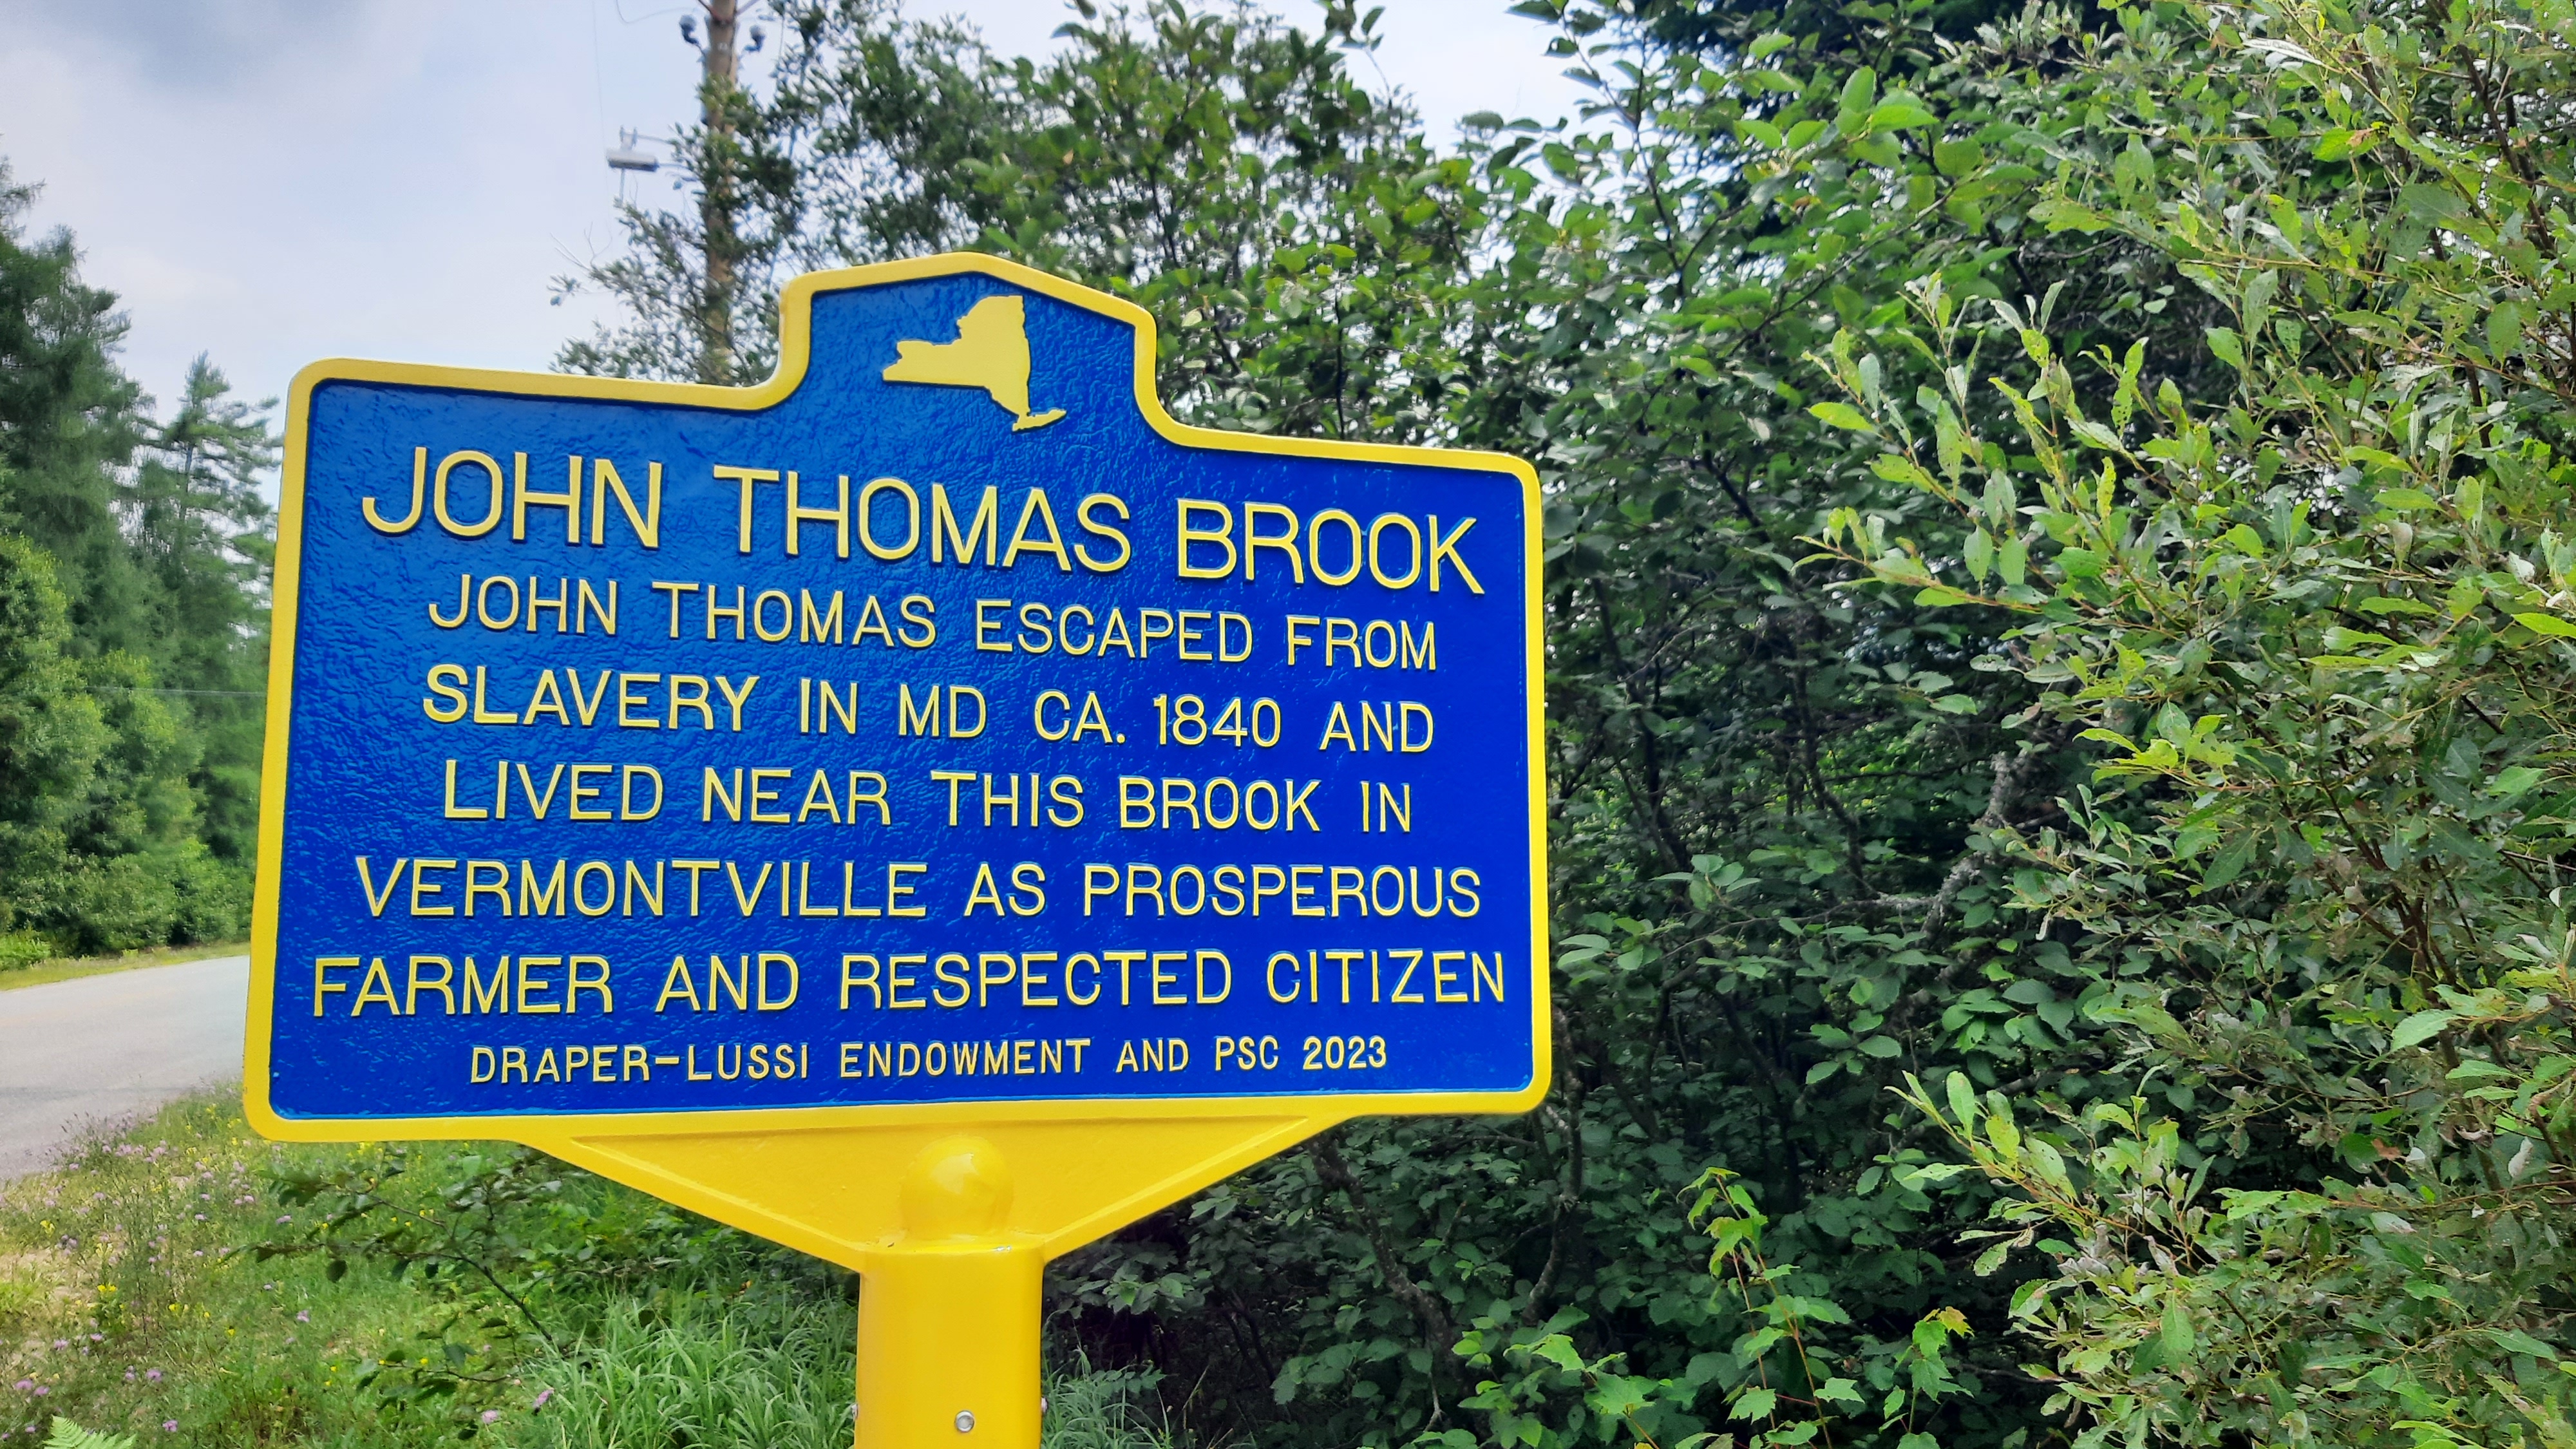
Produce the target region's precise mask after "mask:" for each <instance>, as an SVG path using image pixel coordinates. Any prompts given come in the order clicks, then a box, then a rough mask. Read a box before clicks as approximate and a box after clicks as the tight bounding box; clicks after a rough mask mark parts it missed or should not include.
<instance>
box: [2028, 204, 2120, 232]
mask: <svg viewBox="0 0 2576 1449" xmlns="http://www.w3.org/2000/svg"><path fill="white" fill-rule="evenodd" d="M2030 216H2031V220H2033V221H2037V222H2044V223H2046V224H2047V226H2048V229H2049V230H2050V231H2051V232H2061V231H2080V232H2088V233H2089V232H2097V231H2106V230H2108V229H2109V228H2110V225H2111V223H2110V221H2109V219H2108V218H2106V217H2104V216H2103V215H2102V213H2100V212H2098V211H2095V210H2094V209H2093V208H2091V207H2089V206H2086V205H2083V204H2082V203H2080V202H2074V201H2068V200H2067V199H2065V198H2064V197H2060V196H2052V197H2050V198H2049V199H2048V200H2046V201H2043V202H2041V203H2040V204H2039V205H2037V206H2034V207H2032V208H2031V209H2030Z"/></svg>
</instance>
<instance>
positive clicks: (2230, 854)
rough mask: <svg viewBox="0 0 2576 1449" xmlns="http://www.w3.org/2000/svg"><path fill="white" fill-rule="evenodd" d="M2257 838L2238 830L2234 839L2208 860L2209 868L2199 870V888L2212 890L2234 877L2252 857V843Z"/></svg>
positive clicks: (2253, 843)
mask: <svg viewBox="0 0 2576 1449" xmlns="http://www.w3.org/2000/svg"><path fill="white" fill-rule="evenodd" d="M2257 838H2258V837H2256V836H2255V835H2254V834H2253V833H2251V832H2239V833H2238V834H2237V836H2236V838H2235V839H2234V840H2232V841H2230V842H2228V845H2227V848H2226V849H2224V850H2221V851H2220V852H2218V855H2217V858H2216V859H2213V860H2212V861H2210V863H2209V869H2207V870H2205V871H2203V872H2201V875H2200V888H2201V889H2202V890H2206V891H2214V890H2217V889H2218V888H2219V887H2221V886H2223V885H2226V884H2227V883H2228V882H2229V881H2232V880H2234V879H2236V877H2237V875H2238V874H2239V873H2240V872H2242V871H2243V870H2244V869H2245V865H2246V862H2248V861H2251V860H2252V859H2253V858H2254V845H2255V842H2256V840H2257Z"/></svg>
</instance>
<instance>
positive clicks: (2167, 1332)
mask: <svg viewBox="0 0 2576 1449" xmlns="http://www.w3.org/2000/svg"><path fill="white" fill-rule="evenodd" d="M2156 1336H2157V1337H2158V1338H2160V1339H2162V1340H2163V1341H2164V1349H2165V1356H2166V1357H2167V1358H2168V1359H2178V1358H2181V1357H2183V1356H2184V1355H2185V1354H2188V1353H2190V1352H2191V1351H2192V1349H2193V1348H2194V1347H2195V1346H2196V1345H2197V1344H2198V1342H2199V1339H2198V1338H2197V1337H2196V1336H2195V1335H2194V1334H2193V1333H2192V1331H2191V1314H2190V1312H2189V1311H2188V1310H2187V1309H2185V1308H2184V1307H2183V1306H2182V1304H2181V1303H2179V1302H2173V1303H2167V1304H2166V1305H2165V1313H2164V1322H2163V1323H2162V1324H2161V1325H2159V1326H2158V1328H2157V1332H2156Z"/></svg>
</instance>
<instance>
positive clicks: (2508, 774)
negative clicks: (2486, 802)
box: [2486, 765, 2542, 800]
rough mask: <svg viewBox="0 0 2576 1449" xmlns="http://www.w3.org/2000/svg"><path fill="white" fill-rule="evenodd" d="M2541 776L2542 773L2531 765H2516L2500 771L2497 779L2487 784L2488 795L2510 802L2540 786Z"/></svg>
mask: <svg viewBox="0 0 2576 1449" xmlns="http://www.w3.org/2000/svg"><path fill="white" fill-rule="evenodd" d="M2541 774H2542V772H2541V771H2539V770H2537V769H2534V768H2532V767H2531V766H2529V765H2515V766H2513V767H2511V768H2509V769H2505V770H2499V771H2497V772H2496V777H2495V778H2494V779H2492V780H2489V781H2488V782H2487V788H2486V793H2487V794H2489V795H2493V796H2495V797H2497V798H2498V799H2503V800H2510V799H2512V798H2513V797H2514V796H2516V795H2519V794H2521V793H2522V792H2524V791H2525V790H2528V789H2530V788H2531V787H2532V786H2534V785H2537V784H2539V783H2540V779H2541Z"/></svg>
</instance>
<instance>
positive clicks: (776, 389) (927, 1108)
mask: <svg viewBox="0 0 2576 1449" xmlns="http://www.w3.org/2000/svg"><path fill="white" fill-rule="evenodd" d="M960 274H980V275H984V276H989V277H993V278H996V279H998V280H1001V281H1005V282H1008V283H1011V284H1012V285H1014V286H1018V287H1024V288H1027V289H1028V290H1030V291H1033V292H1039V293H1043V294H1044V295H1046V296H1050V297H1053V298H1055V299H1057V300H1059V301H1063V302H1068V303H1071V304H1073V305H1074V306H1077V307H1081V308H1084V309H1086V310H1088V311H1092V312H1096V313H1099V314H1101V315H1103V316H1107V317H1112V318H1115V319H1117V320H1118V321H1121V322H1124V323H1126V324H1128V326H1129V327H1131V328H1132V329H1133V330H1134V335H1135V343H1136V346H1135V379H1134V383H1135V394H1136V406H1137V408H1138V410H1139V411H1140V412H1142V413H1143V414H1144V417H1145V421H1146V422H1147V423H1149V424H1150V425H1152V427H1153V429H1154V431H1155V432H1156V433H1158V434H1160V435H1161V436H1163V437H1164V438H1166V439H1169V440H1170V441H1172V442H1174V443H1178V444H1181V445H1183V446H1185V447H1191V448H1203V449H1220V450H1226V451H1232V452H1244V453H1270V454H1287V455H1290V456H1294V457H1305V458H1334V459H1341V460H1344V461H1348V462H1355V463H1399V464H1413V465H1431V466H1437V467H1442V468H1452V469H1469V470H1482V471H1489V472H1497V473H1508V474H1510V475H1512V476H1513V477H1515V478H1517V479H1518V480H1519V481H1520V484H1521V501H1522V514H1523V519H1524V525H1525V526H1524V529H1523V539H1522V582H1523V591H1524V593H1525V596H1526V598H1525V605H1526V609H1527V615H1528V619H1527V638H1528V650H1529V656H1528V660H1527V668H1528V680H1529V698H1528V710H1527V715H1528V725H1527V727H1528V751H1529V756H1528V758H1529V763H1530V798H1529V812H1530V827H1529V829H1530V834H1529V841H1530V862H1529V864H1530V885H1531V891H1530V942H1529V945H1530V970H1529V975H1528V979H1529V981H1530V983H1531V1001H1530V1026H1531V1032H1532V1040H1533V1042H1534V1043H1535V1046H1536V1055H1535V1059H1534V1061H1533V1063H1532V1072H1531V1077H1530V1082H1529V1085H1528V1086H1526V1087H1524V1088H1520V1089H1518V1090H1514V1091H1507V1092H1440V1093H1382V1094H1366V1095H1350V1096H1339V1095H1336V1096H1329V1097H1302V1096H1246V1097H1201V1098H1179V1099H1176V1098H1081V1099H1067V1100H1039V1101H983V1102H939V1103H887V1104H856V1105H848V1106H830V1107H776V1108H739V1109H713V1110H707V1111H657V1112H632V1113H600V1114H581V1115H560V1116H550V1115H532V1116H488V1117H486V1116H473V1117H334V1118H291V1117H283V1116H280V1115H278V1114H277V1113H276V1112H275V1111H274V1110H273V1109H272V1108H271V1107H270V1105H269V1067H270V1045H271V1041H272V1033H273V1028H274V1020H273V1014H274V1009H275V1005H276V985H277V903H278V895H279V891H280V889H281V886H282V882H281V880H280V869H281V864H282V861H283V857H284V851H285V819H284V806H285V799H286V776H287V771H288V768H289V761H290V755H289V753H288V749H289V745H290V739H289V733H290V731H289V722H290V715H291V705H292V702H293V698H294V688H295V645H296V621H297V609H298V602H299V601H298V593H297V584H298V576H297V570H298V566H299V564H300V563H301V560H302V554H303V515H304V482H305V450H306V444H307V440H308V437H309V425H310V421H311V416H312V401H313V390H314V389H315V388H316V387H319V386H321V385H322V384H324V383H329V382H374V383H396V384H410V385H415V386H425V387H438V388H446V389H452V390H457V391H468V392H489V393H503V394H509V395H512V396H520V397H562V398H594V399H601V400H612V401H620V402H647V403H663V404H685V405H687V406H692V407H705V408H725V409H731V410H735V411H750V410H754V409H758V408H765V407H769V406H771V405H773V404H775V403H777V402H780V401H782V400H783V399H785V398H787V397H788V396H789V395H791V394H793V393H794V392H795V390H796V389H797V387H798V386H799V385H801V384H802V382H803V381H804V377H805V370H806V364H807V360H808V356H809V347H810V344H811V340H812V322H813V315H812V307H813V300H814V298H815V297H816V296H818V295H820V294H823V293H826V292H841V291H850V290H855V289H858V288H864V287H874V286H882V285H885V284H887V283H890V282H907V281H914V280H919V279H922V278H928V277H945V276H956V275H960ZM1155 355H1156V350H1155V329H1154V319H1153V316H1152V314H1151V313H1148V312H1147V311H1145V309H1143V308H1142V307H1139V306H1137V305H1135V304H1134V303H1132V302H1129V301H1127V300H1125V299H1123V298H1120V297H1115V296H1112V295H1110V294H1109V293H1106V292H1101V291H1097V290H1094V289H1093V288H1090V287H1086V286H1082V285H1081V284H1079V283H1075V282H1070V281H1066V280H1065V279H1063V278H1061V277H1056V276H1051V275H1049V274H1047V273H1045V272H1041V271H1037V270H1035V269H1033V268H1030V267H1025V266H1022V265H1020V264H1018V263H1016V262H1011V261H1006V260H1004V259H1002V258H999V257H991V256H985V255H982V254H980V253H975V252H948V253H943V254H941V255H937V256H930V257H922V258H918V259H915V260H911V261H901V262H883V263H878V264H876V265H873V266H864V267H851V268H846V269H842V270H837V271H829V272H811V273H807V274H805V275H803V276H800V277H797V278H796V279H794V280H793V281H791V282H789V283H788V284H787V287H786V289H785V291H784V292H783V293H782V294H781V296H780V298H779V353H778V369H777V371H776V372H775V373H773V374H772V375H771V376H770V378H769V379H768V380H767V381H766V382H762V383H759V384H756V385H754V386H751V387H742V388H734V387H716V386H710V385H706V384H700V383H670V382H639V381H629V380H624V379H617V378H598V377H581V376H573V375H568V374H560V373H524V372H506V371H499V370H492V369H479V368H459V367H439V366H431V365H423V364H411V363H392V362H373V361H364V360H356V359H344V358H333V359H327V360H325V361H321V362H317V363H314V364H313V365H311V366H309V367H306V368H305V369H303V370H302V371H301V372H298V373H297V374H296V375H295V381H294V384H293V386H292V388H291V390H290V392H289V394H288V401H287V415H286V448H285V456H284V469H283V479H282V484H281V488H280V496H279V500H278V512H277V565H276V577H275V580H274V583H273V586H272V595H271V611H270V621H271V625H270V627H271V634H270V637H271V641H272V642H271V646H270V666H269V685H268V722H267V733H266V756H265V758H266V761H267V767H266V769H265V770H264V771H263V774H262V779H261V781H260V825H259V860H258V882H257V887H256V893H255V896H254V902H253V916H252V928H251V981H250V1010H249V1019H248V1021H247V1023H246V1035H247V1041H246V1043H245V1050H244V1068H243V1076H242V1105H243V1110H244V1112H245V1113H246V1114H247V1116H248V1117H249V1120H250V1123H251V1125H252V1126H253V1127H254V1128H255V1129H257V1130H258V1131H259V1132H261V1133H262V1134H264V1135H266V1136H268V1137H271V1138H281V1139H286V1140H292V1141H306V1142H352V1141H375V1140H382V1139H391V1138H448V1139H470V1138H483V1139H500V1140H507V1141H515V1142H521V1143H525V1144H527V1145H528V1146H531V1147H536V1148H540V1149H544V1150H548V1151H553V1152H555V1153H556V1155H558V1156H570V1157H574V1158H576V1159H577V1160H579V1159H588V1158H592V1157H593V1156H594V1154H595V1152H596V1151H597V1150H599V1149H604V1148H611V1147H612V1146H613V1142H614V1139H617V1138H621V1137H644V1136H690V1137H706V1136H719V1135H729V1134H757V1133H791V1132H806V1131H813V1130H818V1129H828V1128H834V1127H868V1128H879V1127H928V1126H936V1125H943V1124H946V1125H953V1126H954V1127H955V1128H957V1129H958V1130H970V1129H974V1128H978V1127H987V1126H992V1125H994V1124H997V1123H1029V1124H1038V1123H1075V1122H1086V1121H1087V1122H1101V1123H1110V1122H1117V1123H1139V1122H1153V1121H1184V1120H1204V1119H1209V1118H1261V1119H1269V1120H1270V1121H1272V1122H1275V1123H1281V1124H1287V1123H1292V1122H1293V1123H1296V1124H1297V1125H1296V1126H1295V1127H1284V1125H1283V1130H1281V1131H1279V1132H1274V1133H1264V1134H1261V1139H1260V1140H1261V1142H1262V1143H1263V1145H1262V1146H1261V1147H1260V1148H1259V1149H1258V1150H1253V1149H1251V1148H1250V1147H1249V1145H1248V1144H1247V1148H1246V1150H1245V1151H1243V1152H1236V1153H1229V1154H1227V1155H1226V1157H1225V1158H1224V1159H1222V1160H1220V1161H1216V1162H1211V1163H1209V1164H1207V1165H1206V1166H1205V1167H1204V1168H1203V1169H1200V1170H1198V1171H1193V1172H1191V1173H1188V1174H1186V1177H1187V1178H1188V1179H1189V1180H1188V1181H1187V1182H1186V1183H1185V1184H1184V1183H1183V1182H1181V1181H1177V1180H1174V1181H1167V1182H1165V1183H1163V1184H1161V1185H1160V1188H1159V1190H1157V1191H1155V1192H1154V1193H1152V1194H1150V1195H1152V1196H1155V1197H1157V1198H1159V1199H1160V1200H1161V1201H1171V1200H1173V1199H1175V1198H1177V1197H1179V1196H1182V1195H1184V1194H1186V1193H1188V1192H1191V1191H1195V1190H1196V1189H1197V1188H1199V1187H1202V1186H1205V1185H1207V1184H1208V1183H1211V1182H1214V1181H1216V1180H1218V1179H1219V1178H1222V1177H1224V1176H1226V1175H1227V1174H1229V1173H1231V1172H1234V1171H1237V1170H1239V1169H1240V1168H1242V1167H1244V1166H1247V1165H1249V1163H1250V1162H1252V1161H1257V1160H1258V1159H1259V1158H1260V1157H1261V1156H1265V1155H1267V1154H1268V1153H1269V1152H1273V1151H1277V1150H1279V1149H1281V1148H1284V1147H1287V1146H1290V1145H1293V1143H1294V1142H1295V1141H1297V1140H1299V1139H1300V1138H1303V1137H1305V1136H1307V1135H1310V1134H1311V1133H1313V1132H1316V1131H1321V1130H1322V1129H1323V1128H1325V1127H1328V1126H1331V1125H1333V1124H1334V1123H1337V1122H1340V1121H1344V1120H1347V1119H1349V1118H1352V1117H1360V1116H1369V1115H1375V1114H1394V1113H1406V1114H1412V1113H1445V1112H1523V1111H1527V1110H1529V1109H1530V1108H1532V1107H1534V1106H1536V1105H1538V1103H1539V1101H1540V1100H1541V1099H1542V1098H1544V1097H1545V1096H1546V1095H1547V1090H1548V1086H1549V1083H1550V1082H1551V1080H1552V1076H1553V1065H1552V1060H1553V1058H1552V1050H1551V1046H1552V1044H1551V1042H1550V1041H1549V1034H1548V1028H1549V1005H1548V1000H1549V991H1548V968H1547V907H1546V895H1547V892H1546V886H1547V828H1546V827H1547V822H1546V785H1545V778H1546V776H1545V767H1544V763H1543V762H1544V759H1545V756H1544V753H1543V750H1544V746H1545V739H1544V720H1545V709H1544V697H1543V692H1542V691H1543V688H1544V680H1545V678H1546V675H1545V666H1544V660H1543V658H1542V651H1541V644H1540V638H1541V614H1540V596H1539V569H1540V546H1539V509H1540V497H1539V486H1538V474H1537V473H1536V471H1535V470H1533V469H1532V468H1531V467H1530V465H1529V464H1528V463H1527V462H1525V461H1523V460H1522V459H1519V458H1514V457H1510V456H1508V455H1504V454H1499V453H1484V452H1474V451H1468V450H1464V449H1460V450H1450V449H1439V448H1416V447H1402V446H1394V445H1389V444H1382V443H1335V442H1323V441H1315V440H1308V439H1297V438H1266V437H1256V436H1252V435H1249V434H1242V433H1226V432H1218V431H1215V430H1213V429H1208V428H1198V427H1192V426H1189V425H1187V424H1185V423H1181V422H1179V421H1177V420H1175V419H1174V418H1173V417H1172V416H1171V414H1170V413H1168V412H1166V411H1165V410H1164V408H1163V405H1162V402H1161V400H1160V399H1159V398H1157V397H1156V395H1155V390H1154V359H1155ZM890 1170H891V1169H890ZM655 1191H656V1192H658V1193H660V1194H661V1195H664V1196H668V1197H672V1198H673V1199H674V1200H676V1201H678V1202H680V1203H681V1204H682V1205H683V1206H686V1207H690V1208H694V1209H697V1210H698V1211H701V1212H706V1213H708V1214H709V1215H710V1216H715V1217H719V1218H727V1219H731V1218H732V1217H733V1216H734V1215H733V1214H732V1213H730V1212H728V1211H727V1210H726V1209H727V1208H728V1207H731V1206H734V1205H735V1203H736V1202H738V1201H739V1200H738V1199H737V1200H733V1201H728V1199H730V1198H731V1195H730V1194H722V1193H715V1192H711V1191H709V1190H706V1189H703V1188H698V1187H695V1186H693V1185H690V1184H684V1183H677V1182H674V1183H670V1184H668V1185H667V1186H657V1187H656V1188H655ZM1113 1211H1114V1210H1113V1209H1109V1208H1106V1207H1104V1210H1103V1212H1102V1213H1101V1214H1100V1215H1099V1216H1101V1217H1104V1218H1105V1217H1108V1216H1110V1215H1111V1213H1112V1212H1113ZM1122 1220H1123V1219H1122ZM1115 1225H1116V1224H1115V1223H1114V1222H1110V1223H1103V1224H1100V1225H1098V1226H1095V1227H1094V1228H1093V1231H1095V1232H1096V1231H1102V1230H1105V1229H1106V1228H1107V1227H1111V1226H1115ZM1083 1236H1089V1234H1084V1235H1083ZM1062 1246H1065V1245H1056V1249H1057V1250H1058V1251H1060V1250H1061V1247H1062Z"/></svg>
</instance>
